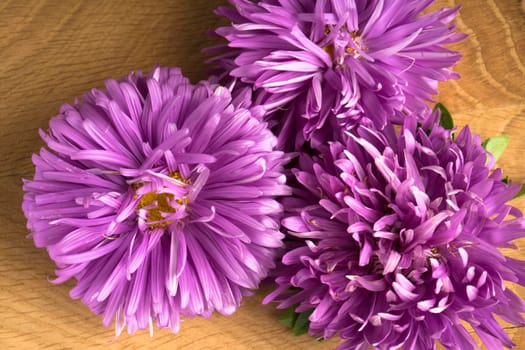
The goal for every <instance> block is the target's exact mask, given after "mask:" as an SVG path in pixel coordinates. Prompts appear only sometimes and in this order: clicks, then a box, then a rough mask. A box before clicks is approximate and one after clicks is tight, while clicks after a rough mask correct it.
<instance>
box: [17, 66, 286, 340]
mask: <svg viewBox="0 0 525 350" xmlns="http://www.w3.org/2000/svg"><path fill="white" fill-rule="evenodd" d="M41 136H42V138H43V139H44V141H45V142H46V143H47V146H48V148H49V149H48V148H42V149H41V151H40V154H39V155H35V156H34V157H33V162H34V164H35V168H36V170H35V176H34V179H33V180H26V181H24V191H25V192H26V193H25V196H24V203H23V210H24V213H25V215H26V217H27V219H28V228H29V229H30V230H31V232H32V237H33V239H34V242H35V244H36V246H38V247H45V248H47V251H48V253H49V255H50V257H51V258H52V259H53V260H54V261H55V262H56V264H57V266H58V270H57V271H56V274H57V278H56V279H55V280H54V281H53V282H54V283H61V282H64V281H66V280H68V279H70V278H74V279H76V281H77V284H76V286H75V287H74V288H73V289H72V290H71V293H70V294H71V296H72V297H73V298H79V299H82V301H83V302H84V303H85V304H86V305H87V306H89V308H90V309H91V310H92V311H93V312H95V313H97V314H103V315H104V318H103V322H104V324H105V325H106V326H108V325H109V324H110V323H111V322H112V321H113V319H115V320H116V331H117V334H120V332H121V331H122V330H123V328H124V327H126V326H127V328H128V332H130V333H133V332H135V331H136V330H137V329H145V328H148V327H150V330H152V325H153V323H156V325H157V327H160V328H170V329H171V330H172V331H173V332H177V331H178V329H179V321H180V320H179V318H180V316H181V315H182V316H185V317H192V316H195V315H198V316H204V317H209V316H210V315H211V313H212V312H213V311H214V310H217V311H218V312H220V313H222V314H225V315H229V314H231V313H233V312H234V311H235V310H236V308H237V307H238V306H239V304H240V301H241V298H242V296H243V295H247V294H249V290H250V289H253V288H256V287H257V286H258V283H259V281H260V280H261V279H262V278H264V277H265V276H266V275H267V273H268V270H269V269H270V268H272V267H273V266H274V258H275V256H276V254H277V252H278V251H279V250H280V249H279V248H280V247H281V246H282V242H281V240H282V238H283V237H282V236H283V235H282V234H281V233H280V232H279V216H280V213H281V212H282V209H281V206H280V204H279V203H278V202H277V201H276V200H275V196H279V195H283V194H287V193H288V192H289V190H288V188H287V187H286V186H285V184H284V183H285V178H284V175H282V173H281V165H282V161H283V157H282V153H281V152H277V151H274V146H275V143H276V139H275V137H274V136H273V135H272V134H271V132H270V131H269V130H268V129H267V127H266V125H265V123H263V122H261V121H260V118H255V117H253V116H252V110H250V109H247V108H241V107H238V108H237V107H234V105H233V104H232V98H231V95H230V92H229V91H228V90H227V89H225V88H223V87H220V86H217V85H213V84H210V83H207V82H201V83H199V84H197V85H191V84H190V83H189V82H188V80H187V79H186V78H184V77H183V76H182V75H181V73H180V70H179V69H168V68H160V67H158V68H156V69H154V70H153V71H152V72H151V73H150V74H149V75H147V76H143V75H142V74H141V73H136V74H130V75H129V76H128V77H127V78H124V79H122V80H121V81H115V80H109V81H107V82H106V91H100V90H92V91H91V93H89V94H86V95H85V96H84V100H83V101H82V102H78V101H77V102H76V103H75V104H74V105H67V104H66V105H64V106H63V107H62V109H61V111H60V114H59V115H58V116H56V117H54V118H53V119H52V120H51V121H50V129H49V131H48V132H47V133H46V132H43V131H42V132H41Z"/></svg>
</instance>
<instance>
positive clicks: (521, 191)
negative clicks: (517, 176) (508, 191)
mask: <svg viewBox="0 0 525 350" xmlns="http://www.w3.org/2000/svg"><path fill="white" fill-rule="evenodd" d="M524 194H525V184H521V188H520V190H519V192H518V193H516V195H515V196H514V198H513V199H516V198H519V197H521V196H523V195H524Z"/></svg>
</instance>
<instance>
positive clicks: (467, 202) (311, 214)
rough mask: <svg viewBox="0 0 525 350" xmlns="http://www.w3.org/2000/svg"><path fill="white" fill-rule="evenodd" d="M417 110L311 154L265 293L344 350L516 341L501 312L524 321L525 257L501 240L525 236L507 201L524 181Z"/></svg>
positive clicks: (466, 136) (467, 137) (524, 225)
mask: <svg viewBox="0 0 525 350" xmlns="http://www.w3.org/2000/svg"><path fill="white" fill-rule="evenodd" d="M435 122H436V114H433V115H432V116H431V117H430V118H429V119H428V120H427V121H425V122H423V123H419V122H417V119H415V118H407V119H406V120H405V122H404V124H403V126H402V128H401V129H400V131H396V129H395V128H393V127H391V126H388V127H387V128H385V129H384V130H383V131H377V130H374V129H373V128H369V127H365V126H359V127H355V128H353V129H352V130H351V131H349V132H347V135H346V136H347V139H346V140H345V144H344V145H343V144H341V143H333V144H331V146H330V150H329V152H327V153H326V154H322V156H321V157H313V158H310V157H308V156H307V155H303V156H302V160H301V164H300V166H299V168H300V169H299V170H295V171H294V175H295V180H296V182H297V185H294V187H295V189H294V196H292V197H290V198H285V199H284V200H283V205H284V207H285V209H286V210H287V213H286V214H285V216H286V217H285V218H284V219H283V221H282V224H283V226H284V227H285V228H286V229H287V230H288V235H289V237H290V240H289V242H288V243H287V244H288V252H287V253H286V254H285V255H284V256H283V258H282V266H281V267H280V268H278V269H276V275H277V278H276V282H277V283H278V287H277V289H276V290H275V291H274V292H272V293H271V294H270V295H268V296H267V298H266V299H265V302H270V301H278V302H279V307H280V308H289V307H296V309H295V310H296V312H298V313H303V312H306V311H308V312H311V315H310V316H309V320H310V326H309V331H310V333H311V334H315V335H318V336H320V337H323V338H330V337H333V336H334V335H336V334H339V336H340V337H341V338H342V339H344V340H346V341H345V342H344V343H342V344H341V345H340V346H339V348H338V349H341V350H342V349H360V350H364V349H368V347H369V346H372V347H374V349H397V348H400V347H402V348H403V349H418V350H424V349H435V341H439V342H441V343H442V344H443V345H444V346H445V348H447V349H462V350H468V349H476V348H477V346H476V343H475V342H474V340H473V339H472V337H471V335H470V334H469V333H468V332H467V331H466V329H465V328H464V326H463V325H462V323H461V322H462V321H463V322H466V323H468V324H470V326H472V328H473V329H474V330H475V332H476V333H477V334H478V335H479V337H480V338H481V340H482V341H483V342H484V343H485V344H486V346H487V347H488V348H489V349H502V348H503V346H505V347H512V346H513V343H512V341H511V339H510V338H509V336H508V335H507V334H506V333H505V331H504V330H503V329H502V327H500V325H499V324H498V322H497V321H496V319H495V317H494V315H497V316H499V317H500V318H501V319H503V320H505V321H507V322H510V323H512V324H515V325H520V326H522V325H525V320H524V318H523V317H522V316H521V315H520V312H524V311H525V303H524V302H523V301H522V300H521V299H520V298H519V297H518V296H517V295H515V294H514V293H513V292H512V291H511V290H509V289H508V288H506V287H505V284H504V282H505V281H510V282H514V283H518V284H520V285H525V261H520V260H515V259H512V258H510V257H507V256H505V255H504V254H503V253H502V252H500V251H499V250H498V248H502V247H506V248H509V247H513V244H512V241H513V240H514V239H517V238H520V237H525V219H524V218H523V217H522V213H521V212H520V211H519V210H518V209H517V208H515V207H512V206H511V205H509V204H506V202H507V201H509V200H510V199H512V198H513V196H514V195H515V194H516V193H517V192H518V190H519V187H520V186H519V185H512V184H507V183H506V182H505V181H503V180H502V172H501V170H500V169H494V170H492V166H493V163H494V162H493V158H491V157H490V156H488V153H487V152H486V151H485V150H484V149H483V147H482V146H481V144H480V138H479V136H477V135H473V134H472V133H471V131H470V130H469V129H468V127H467V128H464V129H463V130H462V131H461V132H460V133H459V134H458V135H457V137H455V139H453V138H452V137H451V131H450V130H446V129H444V128H442V127H440V126H437V125H433V123H435Z"/></svg>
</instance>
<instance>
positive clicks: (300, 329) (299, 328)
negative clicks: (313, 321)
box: [293, 310, 314, 335]
mask: <svg viewBox="0 0 525 350" xmlns="http://www.w3.org/2000/svg"><path fill="white" fill-rule="evenodd" d="M313 311H314V310H308V311H305V312H301V313H300V314H299V316H297V320H295V324H294V326H293V334H294V335H302V334H305V333H308V327H309V326H310V320H309V319H308V317H310V315H311V314H312V312H313Z"/></svg>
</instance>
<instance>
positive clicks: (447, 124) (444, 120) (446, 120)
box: [434, 102, 454, 130]
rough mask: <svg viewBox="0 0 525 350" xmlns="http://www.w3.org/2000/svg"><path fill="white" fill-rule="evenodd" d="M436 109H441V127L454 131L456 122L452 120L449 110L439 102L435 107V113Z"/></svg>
mask: <svg viewBox="0 0 525 350" xmlns="http://www.w3.org/2000/svg"><path fill="white" fill-rule="evenodd" d="M436 109H439V125H441V126H442V127H444V128H445V129H447V130H451V129H453V128H454V120H453V119H452V115H451V114H450V112H449V111H448V109H447V108H446V107H445V105H444V104H443V103H441V102H438V103H436V105H435V106H434V111H436Z"/></svg>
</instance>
